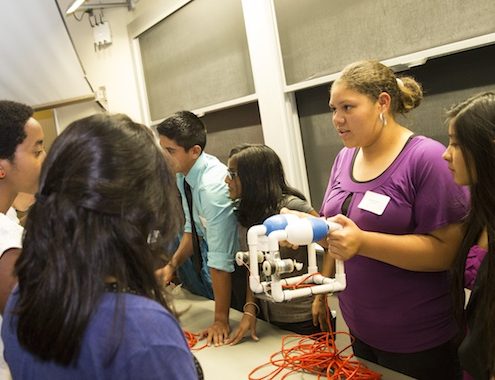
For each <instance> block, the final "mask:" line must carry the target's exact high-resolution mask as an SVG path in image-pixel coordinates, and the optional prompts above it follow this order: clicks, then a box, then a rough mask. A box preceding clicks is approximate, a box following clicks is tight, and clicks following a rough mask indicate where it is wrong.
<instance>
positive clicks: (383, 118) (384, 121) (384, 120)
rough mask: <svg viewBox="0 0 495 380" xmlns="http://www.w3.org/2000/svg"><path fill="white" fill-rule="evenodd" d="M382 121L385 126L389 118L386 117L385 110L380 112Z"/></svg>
mask: <svg viewBox="0 0 495 380" xmlns="http://www.w3.org/2000/svg"><path fill="white" fill-rule="evenodd" d="M380 121H381V122H382V125H383V126H384V127H385V126H386V125H387V119H385V115H383V112H382V113H380Z"/></svg>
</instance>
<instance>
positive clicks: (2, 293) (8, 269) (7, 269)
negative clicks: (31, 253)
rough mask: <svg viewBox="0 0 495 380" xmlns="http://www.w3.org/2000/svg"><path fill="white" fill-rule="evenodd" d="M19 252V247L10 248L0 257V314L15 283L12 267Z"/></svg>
mask: <svg viewBox="0 0 495 380" xmlns="http://www.w3.org/2000/svg"><path fill="white" fill-rule="evenodd" d="M20 254H21V250H20V249H18V248H12V249H8V250H7V251H5V252H4V253H3V254H2V256H1V257H0V313H1V314H2V315H3V311H4V308H5V305H6V304H7V299H8V298H9V295H10V292H11V291H12V289H13V288H14V286H15V284H16V283H17V278H16V276H15V274H14V267H15V263H16V261H17V258H18V257H19V255H20Z"/></svg>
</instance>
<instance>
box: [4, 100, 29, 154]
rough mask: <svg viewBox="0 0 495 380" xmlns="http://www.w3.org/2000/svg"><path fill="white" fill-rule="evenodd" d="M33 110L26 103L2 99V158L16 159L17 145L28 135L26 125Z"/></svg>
mask: <svg viewBox="0 0 495 380" xmlns="http://www.w3.org/2000/svg"><path fill="white" fill-rule="evenodd" d="M33 112H34V111H33V109H32V108H31V107H30V106H28V105H26V104H22V103H18V102H12V101H10V100H0V136H1V137H2V138H1V139H0V159H8V160H10V161H12V160H13V159H14V155H15V151H16V148H17V145H19V144H22V142H23V141H24V139H25V138H26V136H27V135H26V131H25V130H24V126H25V125H26V123H27V121H28V120H29V119H30V118H31V117H32V116H33Z"/></svg>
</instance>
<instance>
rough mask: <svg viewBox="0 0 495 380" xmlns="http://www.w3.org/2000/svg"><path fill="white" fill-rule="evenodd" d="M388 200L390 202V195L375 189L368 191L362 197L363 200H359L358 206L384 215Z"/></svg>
mask: <svg viewBox="0 0 495 380" xmlns="http://www.w3.org/2000/svg"><path fill="white" fill-rule="evenodd" d="M388 202H390V197H389V196H386V195H383V194H378V193H375V192H373V191H367V192H366V193H365V194H364V197H363V199H361V202H359V204H358V208H360V209H361V210H365V211H369V212H372V213H373V214H376V215H382V214H383V211H385V208H386V207H387V205H388Z"/></svg>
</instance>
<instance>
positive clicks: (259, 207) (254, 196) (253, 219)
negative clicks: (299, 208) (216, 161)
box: [229, 144, 306, 227]
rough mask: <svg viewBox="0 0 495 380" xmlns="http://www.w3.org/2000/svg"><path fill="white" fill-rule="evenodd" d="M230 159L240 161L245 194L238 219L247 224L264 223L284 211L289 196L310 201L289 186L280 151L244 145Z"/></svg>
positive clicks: (244, 224) (257, 145)
mask: <svg viewBox="0 0 495 380" xmlns="http://www.w3.org/2000/svg"><path fill="white" fill-rule="evenodd" d="M229 159H233V160H235V161H236V162H237V173H238V175H239V180H240V181H241V185H242V195H241V199H240V201H239V203H238V207H237V218H238V220H239V223H240V224H241V225H242V226H244V227H251V226H253V225H255V224H260V223H262V222H263V221H264V220H265V219H266V218H268V217H269V216H272V215H275V214H277V213H278V212H279V211H280V208H281V206H280V203H281V201H282V200H283V198H284V196H285V195H294V196H296V197H298V198H300V199H303V200H306V198H305V197H304V195H303V194H301V193H300V192H299V191H298V190H296V189H294V188H293V187H291V186H289V185H288V184H287V182H286V180H285V174H284V168H283V166H282V162H281V161H280V158H279V157H278V155H277V153H275V151H274V150H273V149H271V148H270V147H268V146H266V145H262V144H242V145H238V146H236V147H234V148H232V150H231V151H230V154H229Z"/></svg>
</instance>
